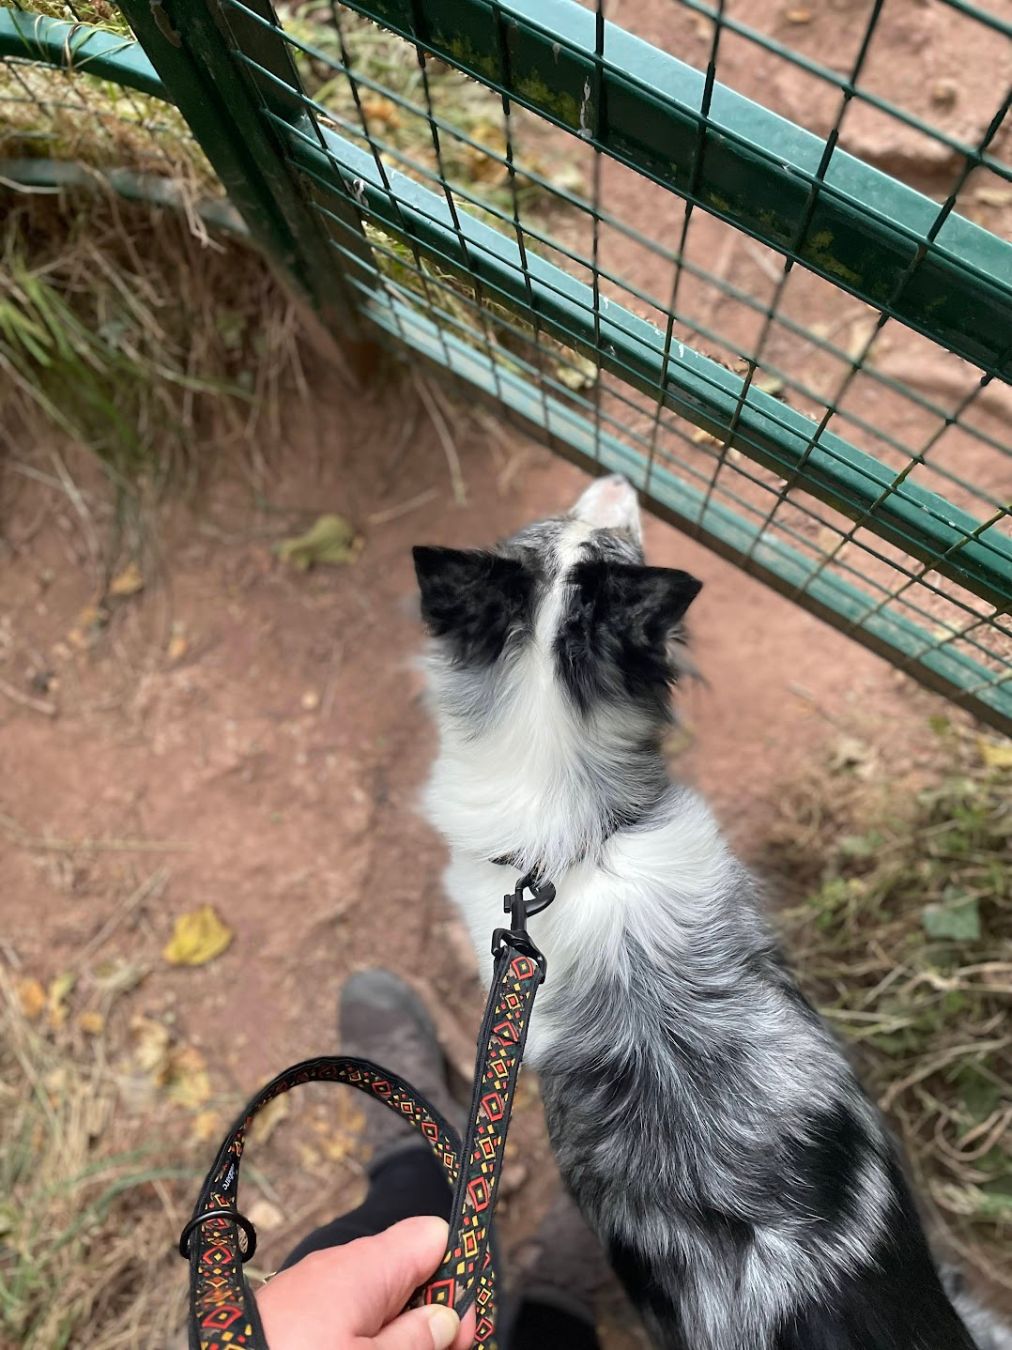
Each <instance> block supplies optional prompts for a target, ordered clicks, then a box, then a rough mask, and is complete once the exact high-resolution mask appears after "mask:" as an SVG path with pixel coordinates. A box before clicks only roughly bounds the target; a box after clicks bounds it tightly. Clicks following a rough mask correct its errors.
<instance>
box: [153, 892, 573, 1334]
mask: <svg viewBox="0 0 1012 1350" xmlns="http://www.w3.org/2000/svg"><path fill="white" fill-rule="evenodd" d="M528 890H529V891H530V892H531V896H532V901H531V902H528V901H527V900H526V899H525V894H524V893H525V891H528ZM554 897H555V889H554V887H553V886H552V885H551V883H550V882H538V881H537V880H536V879H535V878H534V876H533V875H529V876H526V877H524V878H523V879H522V880H521V881H519V882H518V883H517V886H516V889H515V891H514V892H513V894H512V895H509V896H506V897H505V906H506V909H507V911H508V912H509V913H510V916H511V922H510V927H509V928H497V929H496V931H495V933H494V934H493V938H492V954H493V956H495V958H496V961H495V968H494V972H493V976H492V983H491V986H490V988H489V994H488V1001H487V1003H486V1005H485V1015H484V1018H483V1020H482V1025H481V1031H480V1033H479V1036H478V1054H477V1060H476V1064H475V1077H474V1090H473V1093H472V1097H471V1108H470V1114H469V1116H468V1127H467V1137H466V1139H465V1142H464V1146H463V1148H462V1147H461V1143H460V1136H459V1135H458V1134H457V1132H456V1130H454V1128H453V1126H452V1125H450V1124H449V1123H448V1122H447V1121H446V1120H444V1119H443V1117H442V1116H441V1115H440V1114H439V1112H438V1111H437V1110H436V1109H435V1108H434V1107H433V1106H432V1105H431V1104H430V1103H429V1102H428V1101H426V1099H425V1098H424V1097H423V1096H422V1095H421V1094H420V1093H419V1092H416V1091H415V1089H414V1088H413V1087H412V1086H411V1084H410V1083H407V1082H405V1081H404V1080H403V1079H402V1078H399V1077H398V1076H397V1075H396V1074H392V1073H388V1072H387V1071H386V1070H385V1069H382V1068H380V1067H379V1066H378V1065H376V1064H372V1063H370V1062H369V1061H368V1060H363V1059H351V1058H348V1057H343V1056H339V1055H338V1056H335V1055H323V1056H321V1057H319V1058H318V1059H307V1060H304V1061H303V1062H302V1063H301V1064H294V1065H292V1067H291V1068H289V1069H285V1071H284V1072H283V1073H279V1074H278V1076H277V1077H276V1078H273V1079H272V1080H271V1081H270V1082H269V1083H268V1084H267V1085H266V1087H263V1088H261V1090H260V1091H259V1092H258V1093H257V1095H256V1096H255V1097H254V1098H253V1099H252V1100H251V1101H250V1102H249V1103H248V1104H247V1106H246V1108H245V1109H244V1111H243V1112H242V1114H241V1115H240V1116H239V1118H238V1120H237V1121H236V1123H235V1124H234V1126H233V1127H232V1129H231V1130H230V1132H229V1134H228V1136H227V1137H226V1139H225V1141H224V1143H223V1144H222V1146H221V1148H220V1149H219V1150H218V1155H217V1157H216V1158H215V1160H214V1163H213V1165H212V1167H211V1170H210V1171H209V1172H208V1174H207V1178H206V1179H205V1181H204V1185H203V1187H202V1188H201V1192H200V1196H199V1198H198V1200H197V1203H196V1205H195V1206H194V1211H193V1217H192V1218H191V1219H190V1221H189V1223H187V1225H186V1227H185V1228H184V1229H183V1231H182V1233H181V1235H180V1238H179V1252H180V1255H181V1256H183V1257H184V1259H186V1260H187V1261H189V1263H190V1350H234V1348H235V1347H243V1350H268V1346H267V1339H266V1337H265V1336H264V1331H263V1327H262V1326H261V1324H260V1318H259V1316H258V1314H257V1309H256V1300H255V1299H254V1297H253V1293H252V1290H251V1289H250V1288H249V1285H248V1284H247V1283H246V1279H245V1277H244V1275H243V1269H242V1268H243V1265H244V1263H245V1262H246V1261H248V1260H249V1259H250V1257H251V1256H252V1255H253V1253H254V1251H255V1250H256V1241H257V1235H256V1229H255V1228H254V1227H253V1225H252V1224H251V1223H250V1221H249V1219H247V1218H246V1217H245V1215H243V1214H242V1213H240V1211H239V1208H238V1191H239V1164H240V1162H241V1160H242V1154H243V1148H244V1146H245V1143H246V1136H247V1133H248V1131H249V1127H250V1125H251V1124H252V1122H253V1119H254V1117H255V1116H256V1115H257V1113H258V1112H259V1111H262V1110H263V1108H264V1107H265V1106H266V1105H267V1103H268V1102H270V1101H273V1100H274V1098H275V1097H279V1096H281V1094H282V1093H284V1092H288V1091H289V1090H290V1089H291V1088H293V1087H297V1086H299V1085H300V1084H301V1083H346V1084H347V1085H348V1086H349V1087H354V1088H358V1089H359V1090H360V1091H361V1092H367V1093H369V1094H370V1095H371V1096H373V1097H375V1098H376V1099H377V1100H379V1101H381V1102H383V1103H384V1105H386V1106H387V1107H389V1108H390V1110H391V1111H396V1112H397V1113H398V1115H400V1116H402V1117H403V1118H404V1119H405V1120H407V1121H409V1122H410V1123H411V1124H412V1125H413V1126H414V1127H415V1129H417V1130H418V1132H419V1133H420V1134H421V1136H422V1138H423V1139H424V1140H425V1141H426V1142H427V1143H428V1145H429V1147H430V1148H431V1149H432V1151H433V1152H434V1153H435V1155H436V1157H437V1158H438V1160H439V1161H440V1163H441V1164H442V1166H443V1168H444V1170H445V1172H446V1175H447V1179H448V1180H449V1182H450V1185H451V1186H452V1187H453V1205H452V1208H451V1213H450V1246H449V1250H448V1251H447V1253H446V1255H445V1256H444V1257H443V1260H442V1263H441V1264H440V1266H439V1269H438V1270H437V1271H436V1273H435V1274H434V1275H433V1276H432V1278H431V1280H429V1281H428V1283H427V1284H425V1285H423V1287H422V1288H421V1289H419V1290H418V1291H417V1293H416V1294H415V1296H414V1298H413V1299H412V1304H413V1305H414V1304H418V1303H445V1304H448V1305H450V1306H451V1307H453V1308H455V1309H456V1311H457V1312H458V1313H459V1314H460V1315H461V1316H463V1315H464V1313H465V1312H466V1311H467V1310H468V1308H469V1307H470V1306H471V1304H472V1303H474V1304H475V1305H476V1327H475V1342H474V1343H475V1345H476V1346H479V1347H481V1350H497V1340H496V1320H497V1318H496V1278H495V1268H494V1264H493V1260H492V1216H493V1211H494V1209H495V1200H496V1189H497V1186H498V1182H499V1175H500V1172H501V1170H502V1163H503V1152H504V1149H505V1145H506V1132H507V1130H508V1129H509V1122H510V1114H511V1112H512V1109H513V1100H514V1094H515V1089H516V1080H517V1074H518V1073H519V1071H520V1063H521V1060H522V1059H523V1052H524V1044H525V1042H526V1040H527V1029H528V1026H529V1024H530V1015H531V1009H532V1008H533V1006H534V996H535V994H536V993H537V991H538V989H539V987H540V986H541V984H542V983H543V981H544V978H545V970H546V962H545V959H544V957H543V956H542V954H541V952H539V951H538V949H537V947H536V946H535V945H534V943H533V942H532V940H531V938H530V935H529V934H528V932H527V919H528V917H529V916H530V915H532V914H536V913H538V912H539V911H540V910H542V909H544V908H545V906H546V905H548V904H550V903H551V901H552V900H553V899H554Z"/></svg>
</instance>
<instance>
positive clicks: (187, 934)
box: [162, 905, 232, 966]
mask: <svg viewBox="0 0 1012 1350" xmlns="http://www.w3.org/2000/svg"><path fill="white" fill-rule="evenodd" d="M231 941H232V930H231V928H229V927H227V926H226V925H225V924H224V923H222V921H221V919H219V918H218V916H217V914H215V912H214V910H213V909H212V908H211V906H210V905H201V907H200V908H199V909H195V910H192V911H191V912H190V913H189V914H180V916H179V918H178V919H177V920H176V926H175V928H174V929H173V933H172V937H171V939H170V940H169V942H168V943H167V944H166V946H165V948H164V949H163V951H162V956H164V957H165V959H166V961H168V963H169V964H170V965H172V966H205V965H207V963H208V961H213V960H214V958H215V957H216V956H220V955H221V954H222V952H223V951H224V950H225V949H226V947H227V946H228V945H229V943H230V942H231Z"/></svg>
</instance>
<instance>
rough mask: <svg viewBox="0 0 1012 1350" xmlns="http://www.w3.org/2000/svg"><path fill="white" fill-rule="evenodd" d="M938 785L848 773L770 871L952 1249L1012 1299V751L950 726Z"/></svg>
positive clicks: (802, 955)
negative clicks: (1011, 1291) (1009, 1291)
mask: <svg viewBox="0 0 1012 1350" xmlns="http://www.w3.org/2000/svg"><path fill="white" fill-rule="evenodd" d="M934 734H935V735H936V736H937V737H938V758H939V761H940V763H941V764H942V765H943V766H944V767H943V768H942V769H941V770H940V771H939V772H938V773H937V775H936V776H935V777H934V778H932V779H931V780H930V781H928V782H921V783H920V785H917V784H915V783H913V782H912V781H911V782H895V781H894V782H885V783H884V782H878V783H874V782H870V781H868V780H867V779H865V778H864V777H863V776H862V775H861V773H860V772H859V771H858V772H855V770H854V766H853V765H852V766H851V767H850V768H848V767H846V766H845V765H844V766H840V765H838V766H837V768H836V770H835V772H833V773H831V774H829V775H828V776H827V775H826V774H824V773H820V774H818V775H816V776H814V777H813V779H812V781H811V782H810V783H808V784H806V785H805V786H803V787H802V788H799V789H798V790H797V791H795V792H794V793H793V794H791V795H790V796H789V798H788V800H787V802H786V804H785V807H784V816H783V820H782V824H781V826H780V828H779V829H778V831H777V834H776V837H775V838H774V839H773V840H772V841H771V844H770V848H769V853H768V858H767V863H768V865H769V866H770V867H772V868H773V870H774V871H775V872H777V873H778V874H779V875H780V877H781V878H782V886H786V887H787V891H788V894H789V895H790V896H791V897H792V900H793V903H792V904H791V907H790V908H789V909H788V910H787V911H786V913H784V914H783V916H782V920H783V925H784V930H785V935H786V938H787V941H788V945H789V948H790V950H791V952H792V954H793V958H794V964H795V968H796V969H797V971H798V973H799V976H800V978H801V980H802V983H803V984H804V986H805V988H806V991H807V992H808V994H809V996H810V997H811V998H812V999H813V1001H814V1002H815V1003H816V1004H817V1005H818V1006H819V1007H820V1008H821V1009H822V1011H823V1012H824V1013H825V1015H826V1016H827V1017H828V1018H829V1019H830V1020H831V1022H833V1023H834V1024H835V1026H836V1027H837V1028H838V1030H839V1031H840V1032H841V1033H842V1034H843V1035H844V1036H845V1037H846V1038H847V1039H848V1040H849V1041H850V1042H851V1044H852V1046H853V1049H854V1053H855V1057H856V1059H857V1062H858V1065H859V1068H860V1070H861V1072H862V1077H863V1080H864V1082H865V1083H866V1085H867V1086H868V1087H869V1089H870V1090H871V1091H872V1093H873V1094H874V1095H875V1096H876V1097H877V1098H878V1100H879V1101H880V1102H881V1104H882V1106H883V1107H884V1108H885V1109H886V1110H887V1112H888V1113H889V1115H890V1117H891V1118H892V1120H893V1122H894V1124H895V1125H896V1127H897V1128H898V1130H899V1132H900V1134H901V1135H902V1138H903V1140H904V1143H905V1145H906V1148H907V1151H908V1154H909V1157H910V1159H911V1163H912V1166H913V1169H914V1172H915V1174H916V1178H917V1181H918V1183H919V1189H920V1192H921V1194H922V1195H924V1196H926V1197H930V1199H931V1201H932V1202H933V1206H934V1208H935V1210H936V1212H937V1216H938V1218H939V1222H940V1224H941V1228H942V1230H943V1237H944V1240H945V1241H947V1243H948V1245H949V1246H950V1247H951V1248H953V1249H954V1250H955V1251H956V1253H957V1254H958V1255H959V1256H961V1257H962V1258H963V1259H964V1260H966V1261H969V1262H970V1263H971V1264H972V1265H974V1266H975V1267H976V1268H977V1269H978V1270H980V1271H982V1272H983V1273H985V1274H986V1275H987V1276H989V1277H990V1278H991V1279H993V1280H996V1281H998V1282H999V1283H1001V1284H1003V1285H1005V1286H1007V1287H1008V1288H1012V1245H1010V1239H1012V1019H1010V1016H1009V1010H1010V1003H1012V772H1010V769H1009V768H1008V767H1002V766H1003V764H1005V765H1007V764H1009V763H1010V760H1012V746H1009V745H1008V743H1000V742H997V741H992V740H989V739H986V738H981V737H979V736H977V735H975V734H974V733H972V732H971V731H968V730H966V729H965V728H961V727H958V726H955V725H953V724H950V723H949V722H948V721H947V720H946V719H944V718H942V719H936V722H935V733H934Z"/></svg>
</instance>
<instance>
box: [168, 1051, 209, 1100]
mask: <svg viewBox="0 0 1012 1350" xmlns="http://www.w3.org/2000/svg"><path fill="white" fill-rule="evenodd" d="M165 1091H166V1092H167V1094H168V1095H169V1097H171V1098H172V1100H173V1101H174V1102H175V1103H176V1105H177V1106H185V1107H186V1109H187V1110H188V1111H195V1110H196V1109H197V1107H198V1106H203V1105H204V1103H205V1102H206V1101H208V1100H209V1099H210V1096H211V1077H210V1074H209V1073H208V1072H207V1064H206V1061H205V1059H204V1056H203V1055H202V1054H201V1053H200V1051H199V1050H198V1049H197V1048H196V1046H193V1045H184V1046H182V1047H181V1048H180V1049H179V1050H176V1051H175V1053H174V1054H172V1055H171V1056H170V1058H169V1072H168V1076H167V1079H166V1083H165Z"/></svg>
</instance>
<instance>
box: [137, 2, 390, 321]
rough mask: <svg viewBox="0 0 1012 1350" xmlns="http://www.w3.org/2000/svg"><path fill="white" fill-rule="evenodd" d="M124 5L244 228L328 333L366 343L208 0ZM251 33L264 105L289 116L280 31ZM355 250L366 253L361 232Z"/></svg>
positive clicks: (291, 96) (289, 84)
mask: <svg viewBox="0 0 1012 1350" xmlns="http://www.w3.org/2000/svg"><path fill="white" fill-rule="evenodd" d="M258 3H260V0H258ZM265 7H266V6H265ZM121 8H122V10H123V13H124V14H125V15H126V17H127V19H128V20H129V22H130V26H131V27H132V28H133V30H134V32H135V34H136V35H137V37H138V39H139V40H140V42H141V43H142V44H143V46H144V50H145V51H146V52H147V54H148V57H149V58H150V60H151V63H152V65H153V66H154V68H155V70H156V71H157V73H158V76H159V78H160V79H161V81H162V83H163V85H164V88H165V90H166V91H167V93H168V95H169V96H170V97H171V100H172V102H173V103H174V104H175V105H176V107H177V108H178V109H179V111H180V112H181V113H182V114H183V116H184V117H185V118H186V121H187V123H188V124H189V126H190V129H191V130H192V132H193V134H194V136H195V138H196V139H197V141H198V142H199V143H200V145H201V147H202V148H203V150H204V153H205V154H206V155H207V157H208V159H209V160H210V161H211V164H212V165H213V166H214V168H215V170H216V172H217V173H218V176H219V177H220V178H221V180H222V183H223V184H224V186H225V190H226V192H227V193H228V196H229V199H230V201H231V202H232V204H233V205H234V206H235V208H236V209H237V210H238V212H239V214H240V215H241V216H242V218H243V220H244V221H245V223H246V225H247V227H248V228H249V231H250V234H251V235H252V236H253V238H254V239H255V240H256V241H257V242H258V243H259V244H260V245H261V246H262V247H263V249H264V250H265V252H266V253H267V255H268V257H270V258H271V259H272V260H273V262H274V263H275V265H277V266H278V267H280V268H281V270H282V271H283V273H284V274H285V275H286V276H287V278H288V280H289V281H290V283H291V284H292V285H293V286H294V288H295V289H296V291H297V292H298V293H299V294H300V295H302V297H303V298H304V299H306V300H307V301H308V302H309V303H310V304H311V305H312V306H313V308H314V309H316V310H317V311H318V312H319V313H320V316H321V318H322V319H323V321H324V323H325V324H326V325H327V327H328V328H329V329H330V330H331V332H333V333H335V334H339V335H342V336H344V337H346V338H348V339H350V340H352V341H362V340H364V337H365V333H364V330H363V328H362V326H361V324H360V321H359V317H358V313H357V307H356V302H355V295H354V291H353V290H352V288H350V287H349V286H348V285H347V282H346V279H345V278H344V277H343V276H342V274H341V272H340V270H339V269H338V268H337V267H336V266H335V265H334V259H333V257H332V250H331V249H330V248H329V246H328V244H327V240H326V237H325V234H324V232H323V230H322V229H321V226H320V222H319V219H318V217H317V214H316V213H315V212H314V211H313V209H312V207H311V205H310V203H309V201H308V198H307V194H306V191H305V188H304V185H303V184H302V183H301V182H300V181H299V178H298V175H297V173H296V172H295V170H294V169H293V166H292V164H291V162H290V160H289V158H288V157H287V156H286V155H285V153H284V151H283V146H282V143H281V141H280V140H279V138H278V137H277V135H275V134H274V133H272V131H271V128H270V125H269V124H268V123H267V121H266V120H265V118H264V117H263V103H264V98H263V94H262V92H261V90H259V89H258V88H257V87H256V86H255V85H254V84H253V83H252V82H251V81H250V79H249V78H248V76H247V75H246V74H245V73H244V71H243V68H242V66H241V65H240V63H238V62H237V61H236V60H235V54H234V51H233V50H232V47H231V43H230V40H229V38H228V37H227V36H226V33H225V32H224V31H223V30H222V28H220V27H219V26H218V23H217V22H216V21H215V19H214V17H212V7H210V6H208V5H206V4H205V3H204V2H203V0H159V2H158V3H157V4H154V3H149V0H121ZM258 39H259V40H258V43H257V45H256V48H255V50H256V52H257V54H258V58H259V59H260V60H261V61H262V62H264V63H266V65H267V67H268V68H269V69H271V70H272V72H276V84H277V86H278V89H277V92H276V93H275V94H274V95H273V97H272V105H271V106H273V108H274V109H276V110H278V112H279V113H281V114H282V115H292V113H293V108H294V105H295V104H296V103H297V102H298V91H299V84H298V79H297V77H296V76H295V71H294V67H293V66H292V65H291V58H290V55H289V53H288V51H287V48H286V47H285V43H284V40H283V38H282V36H281V34H280V32H278V33H277V34H276V35H272V34H270V33H264V32H260V33H259V34H258ZM362 247H363V250H364V251H366V253H367V252H368V246H367V245H366V244H365V240H364V238H363V239H362Z"/></svg>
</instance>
